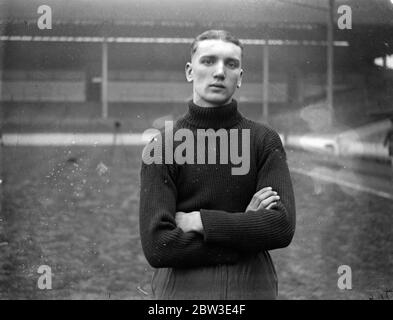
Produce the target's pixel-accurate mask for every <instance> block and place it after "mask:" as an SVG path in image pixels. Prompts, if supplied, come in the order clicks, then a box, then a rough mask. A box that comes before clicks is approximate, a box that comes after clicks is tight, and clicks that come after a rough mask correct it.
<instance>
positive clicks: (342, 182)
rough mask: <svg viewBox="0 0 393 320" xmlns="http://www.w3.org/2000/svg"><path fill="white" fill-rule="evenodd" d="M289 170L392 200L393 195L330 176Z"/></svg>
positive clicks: (296, 169)
mask: <svg viewBox="0 0 393 320" xmlns="http://www.w3.org/2000/svg"><path fill="white" fill-rule="evenodd" d="M290 170H291V171H293V172H295V173H299V174H303V175H306V176H309V177H312V178H316V179H319V180H323V181H326V182H331V183H334V184H338V185H342V186H344V187H348V188H352V189H354V190H357V191H362V192H366V193H370V194H373V195H376V196H378V197H381V198H386V199H389V200H393V195H392V194H390V193H387V192H383V191H379V190H375V189H373V188H369V187H365V186H362V185H360V184H356V183H352V182H348V181H345V180H341V179H337V178H336V177H332V176H329V175H326V174H321V173H318V172H310V171H307V170H303V169H300V168H290Z"/></svg>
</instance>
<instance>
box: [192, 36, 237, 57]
mask: <svg viewBox="0 0 393 320" xmlns="http://www.w3.org/2000/svg"><path fill="white" fill-rule="evenodd" d="M203 40H222V41H225V42H231V43H233V44H235V45H237V46H238V47H240V49H241V51H242V55H243V48H244V47H243V44H242V43H241V42H240V40H239V39H238V38H236V37H235V36H233V35H232V34H230V33H229V32H228V31H226V30H213V29H212V30H207V31H205V32H203V33H201V34H200V35H198V36H196V38H195V39H194V41H193V42H192V44H191V59H192V56H193V55H194V53H195V51H196V50H197V49H198V42H200V41H203Z"/></svg>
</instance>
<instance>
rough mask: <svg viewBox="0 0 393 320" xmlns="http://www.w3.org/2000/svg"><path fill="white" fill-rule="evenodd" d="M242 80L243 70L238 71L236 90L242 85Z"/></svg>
mask: <svg viewBox="0 0 393 320" xmlns="http://www.w3.org/2000/svg"><path fill="white" fill-rule="evenodd" d="M242 79H243V69H241V70H240V75H239V79H238V80H237V87H238V88H240V87H241V85H242Z"/></svg>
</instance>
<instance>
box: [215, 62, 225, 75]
mask: <svg viewBox="0 0 393 320" xmlns="http://www.w3.org/2000/svg"><path fill="white" fill-rule="evenodd" d="M214 77H215V78H221V79H224V78H225V66H224V63H223V62H219V63H217V65H216V68H215V70H214Z"/></svg>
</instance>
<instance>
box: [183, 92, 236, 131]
mask: <svg viewBox="0 0 393 320" xmlns="http://www.w3.org/2000/svg"><path fill="white" fill-rule="evenodd" d="M184 119H185V120H186V121H187V122H188V123H190V124H191V125H193V126H195V127H197V128H201V129H208V128H212V129H215V130H217V129H221V128H224V129H227V128H231V127H233V126H234V125H236V124H237V123H238V122H239V121H240V120H241V119H242V115H241V113H240V112H239V111H238V110H237V101H236V100H235V99H232V101H231V102H230V103H229V104H225V105H221V106H218V107H210V108H204V107H200V106H198V105H197V104H195V103H194V102H193V101H192V100H190V101H189V102H188V112H187V113H186V115H185V116H184Z"/></svg>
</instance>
